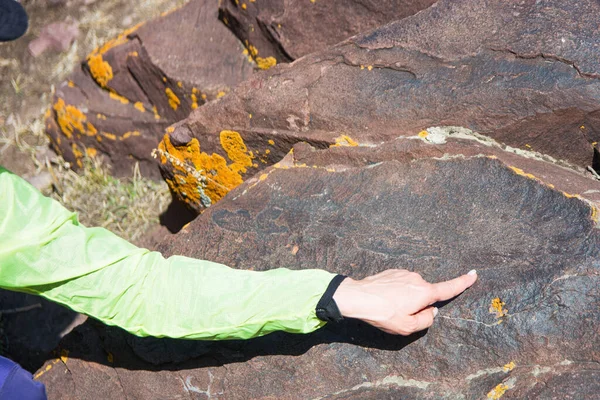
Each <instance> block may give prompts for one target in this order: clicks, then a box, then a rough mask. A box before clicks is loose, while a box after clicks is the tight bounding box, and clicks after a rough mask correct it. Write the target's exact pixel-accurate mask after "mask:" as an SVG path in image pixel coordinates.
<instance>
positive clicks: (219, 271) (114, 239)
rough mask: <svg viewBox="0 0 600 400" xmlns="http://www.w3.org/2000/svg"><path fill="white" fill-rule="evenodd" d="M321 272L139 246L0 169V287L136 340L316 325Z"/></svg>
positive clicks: (302, 329)
mask: <svg viewBox="0 0 600 400" xmlns="http://www.w3.org/2000/svg"><path fill="white" fill-rule="evenodd" d="M333 277H334V275H333V274H330V273H328V272H326V271H322V270H301V271H291V270H287V269H274V270H270V271H266V272H254V271H245V270H235V269H231V268H229V267H226V266H224V265H221V264H217V263H214V262H210V261H202V260H196V259H191V258H187V257H181V256H173V257H170V258H168V259H165V258H164V257H162V255H161V254H160V253H157V252H151V251H149V250H145V249H140V248H138V247H136V246H134V245H132V244H131V243H129V242H127V241H125V240H123V239H121V238H119V237H118V236H116V235H114V234H113V233H111V232H109V231H108V230H106V229H102V228H86V227H84V226H82V225H81V224H80V223H79V222H78V221H77V216H76V215H75V214H74V213H72V212H70V211H68V210H67V209H65V208H64V207H62V206H61V205H60V204H59V203H58V202H56V201H54V200H52V199H50V198H47V197H44V196H43V195H42V194H41V193H39V192H38V191H37V190H36V189H35V188H33V187H32V186H30V185H29V184H28V183H27V182H25V181H24V180H22V179H21V178H19V177H18V176H16V175H14V174H12V173H10V172H8V171H7V170H5V169H3V168H2V167H0V287H2V288H5V289H10V290H16V291H21V292H26V293H33V294H37V295H40V296H43V297H45V298H47V299H49V300H52V301H55V302H57V303H61V304H63V305H66V306H68V307H70V308H72V309H73V310H75V311H78V312H81V313H84V314H87V315H90V316H92V317H94V318H96V319H98V320H100V321H102V322H104V323H106V324H108V325H117V326H120V327H122V328H124V329H126V330H127V331H129V332H131V333H133V334H135V335H138V336H157V337H173V338H187V339H207V340H222V339H247V338H251V337H255V336H261V335H265V334H267V333H269V332H273V331H277V330H283V331H287V332H294V333H308V332H311V331H314V330H316V329H317V328H319V327H321V326H323V325H324V322H322V321H320V320H319V319H318V318H317V317H316V315H315V307H316V304H317V302H318V301H319V299H320V297H321V296H322V294H323V293H324V292H325V290H326V288H327V286H328V284H329V282H330V281H331V280H332V278H333Z"/></svg>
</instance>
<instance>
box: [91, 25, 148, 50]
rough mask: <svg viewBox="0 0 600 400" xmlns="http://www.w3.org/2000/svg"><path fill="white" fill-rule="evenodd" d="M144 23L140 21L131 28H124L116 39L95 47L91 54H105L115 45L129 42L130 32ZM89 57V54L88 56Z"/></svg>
mask: <svg viewBox="0 0 600 400" xmlns="http://www.w3.org/2000/svg"><path fill="white" fill-rule="evenodd" d="M142 25H143V22H142V23H139V24H137V25H135V26H133V27H131V28H129V29H126V30H124V31H123V32H122V33H121V34H120V35H119V36H117V37H116V38H114V39H111V40H109V41H108V42H106V43H104V44H103V45H102V46H100V47H97V48H96V49H94V50H93V51H92V52H91V53H90V56H91V55H94V54H104V53H106V52H107V51H108V50H110V49H112V48H113V47H116V46H119V45H121V44H124V43H127V42H128V41H129V39H128V38H127V36H129V35H130V34H132V33H133V32H135V31H136V30H137V29H138V28H139V27H140V26H142ZM88 57H89V56H88Z"/></svg>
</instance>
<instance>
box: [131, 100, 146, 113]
mask: <svg viewBox="0 0 600 400" xmlns="http://www.w3.org/2000/svg"><path fill="white" fill-rule="evenodd" d="M133 106H134V107H135V108H136V109H137V110H138V111H140V112H146V109H145V108H144V105H143V104H142V102H141V101H136V102H135V103H134V104H133Z"/></svg>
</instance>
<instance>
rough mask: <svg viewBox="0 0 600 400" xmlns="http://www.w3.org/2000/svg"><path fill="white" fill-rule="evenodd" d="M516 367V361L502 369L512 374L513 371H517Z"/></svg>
mask: <svg viewBox="0 0 600 400" xmlns="http://www.w3.org/2000/svg"><path fill="white" fill-rule="evenodd" d="M516 366H517V364H515V362H514V361H511V362H509V363H508V364H506V365H505V366H504V367H502V369H503V370H504V372H510V371H512V370H513V369H515V367H516Z"/></svg>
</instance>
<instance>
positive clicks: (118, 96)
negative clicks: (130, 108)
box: [108, 91, 129, 104]
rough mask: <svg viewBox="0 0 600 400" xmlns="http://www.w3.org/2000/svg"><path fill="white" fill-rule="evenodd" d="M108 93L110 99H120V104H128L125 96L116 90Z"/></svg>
mask: <svg viewBox="0 0 600 400" xmlns="http://www.w3.org/2000/svg"><path fill="white" fill-rule="evenodd" d="M108 95H109V97H110V98H111V99H113V100H117V101H120V102H121V103H122V104H129V100H127V98H125V97H123V96H121V95H120V94H118V93H117V92H114V91H111V92H110V93H109V94H108Z"/></svg>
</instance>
